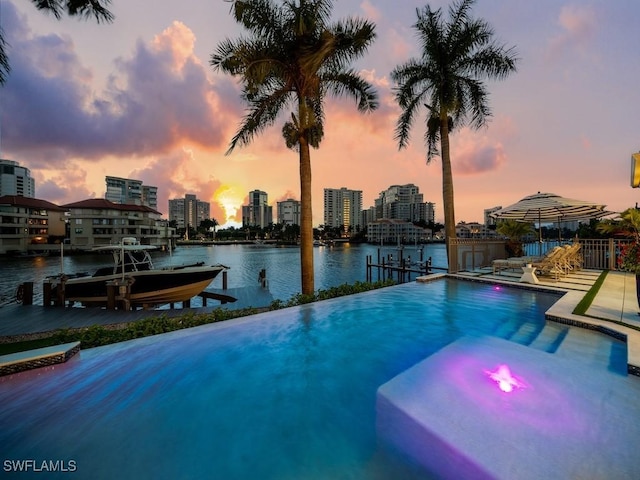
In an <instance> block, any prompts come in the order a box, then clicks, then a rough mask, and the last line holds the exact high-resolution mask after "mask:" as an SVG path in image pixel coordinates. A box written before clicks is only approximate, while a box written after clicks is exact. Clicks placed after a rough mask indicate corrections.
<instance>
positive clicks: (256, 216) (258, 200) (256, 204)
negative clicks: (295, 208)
mask: <svg viewBox="0 0 640 480" xmlns="http://www.w3.org/2000/svg"><path fill="white" fill-rule="evenodd" d="M272 223H273V207H271V206H270V205H268V195H267V192H263V191H262V190H252V191H250V192H249V204H248V205H243V206H242V226H243V227H260V228H265V227H267V226H269V225H270V224H272Z"/></svg>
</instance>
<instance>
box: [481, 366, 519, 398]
mask: <svg viewBox="0 0 640 480" xmlns="http://www.w3.org/2000/svg"><path fill="white" fill-rule="evenodd" d="M485 373H486V374H487V375H488V376H489V378H490V379H491V380H493V381H494V382H496V383H497V384H498V388H500V390H502V391H503V392H505V393H510V392H512V391H513V389H514V387H515V388H524V383H523V382H521V381H520V380H518V379H517V378H516V377H514V376H513V375H512V374H511V370H509V367H508V366H507V365H500V366H499V367H498V368H497V369H496V370H495V371H492V372H491V371H487V370H485Z"/></svg>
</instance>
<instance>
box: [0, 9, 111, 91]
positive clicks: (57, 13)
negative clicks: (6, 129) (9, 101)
mask: <svg viewBox="0 0 640 480" xmlns="http://www.w3.org/2000/svg"><path fill="white" fill-rule="evenodd" d="M31 2H32V3H33V4H34V5H35V7H36V8H37V9H38V10H42V11H44V12H46V13H52V14H53V16H54V17H56V18H57V19H58V20H60V19H61V18H62V15H63V13H65V11H66V13H67V15H69V16H70V17H74V16H77V17H81V18H90V17H94V18H95V19H96V21H97V22H98V23H100V22H106V23H110V22H112V21H113V18H114V17H113V14H112V13H111V12H110V11H109V10H107V7H106V6H107V5H109V3H111V0H31ZM6 47H7V42H6V40H5V38H4V32H3V31H2V29H1V28H0V85H3V84H4V83H5V82H6V81H7V76H8V75H9V72H10V71H11V66H10V65H9V57H8V55H7V50H6Z"/></svg>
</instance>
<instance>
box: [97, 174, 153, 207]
mask: <svg viewBox="0 0 640 480" xmlns="http://www.w3.org/2000/svg"><path fill="white" fill-rule="evenodd" d="M105 183H106V185H107V191H106V192H105V194H104V198H105V199H107V200H109V201H110V202H113V203H121V204H127V205H146V206H147V207H151V208H153V209H154V210H155V209H157V208H158V187H152V186H149V185H143V184H142V181H141V180H133V179H131V178H120V177H109V176H107V177H105Z"/></svg>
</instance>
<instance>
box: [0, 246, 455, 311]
mask: <svg viewBox="0 0 640 480" xmlns="http://www.w3.org/2000/svg"><path fill="white" fill-rule="evenodd" d="M421 248H422V249H423V250H422V252H421V251H420V249H421ZM378 254H380V258H385V259H388V258H389V257H390V256H392V257H393V259H396V260H397V259H398V257H399V255H400V253H399V250H398V247H397V246H382V247H381V246H376V245H368V244H348V243H347V244H337V245H335V246H321V247H315V248H314V270H315V288H316V290H320V289H326V288H329V287H335V286H338V285H342V284H344V283H354V282H356V281H365V280H366V273H367V272H366V265H367V256H371V257H372V260H373V262H374V263H376V262H377V259H378ZM402 255H403V257H404V258H405V259H408V258H410V259H411V261H413V262H415V261H418V260H420V258H421V256H422V258H423V260H426V259H428V258H429V257H431V258H432V265H433V267H435V268H446V266H447V257H446V251H445V246H444V244H427V245H407V246H404V247H403V250H402ZM152 257H153V261H154V264H155V266H156V267H158V268H162V267H167V266H170V265H173V266H177V265H188V264H192V263H197V262H204V263H205V264H207V265H215V264H223V265H225V266H227V267H229V272H228V277H227V278H228V287H229V288H235V287H246V286H254V285H258V275H259V273H260V271H261V270H263V269H264V270H265V271H266V278H267V287H268V289H269V292H270V293H271V295H272V296H273V298H274V299H278V300H288V299H290V298H291V297H292V296H294V295H296V294H297V293H300V290H301V287H300V249H299V248H298V247H277V246H272V245H264V244H262V245H260V244H251V245H194V246H179V247H178V248H176V249H175V250H174V251H173V252H171V253H169V252H153V253H152ZM111 262H112V259H111V255H105V254H101V255H93V254H82V255H64V256H63V257H62V258H61V257H60V256H57V255H53V254H52V255H51V256H48V257H32V258H12V257H5V258H1V259H0V305H3V304H7V303H11V302H13V301H14V300H15V292H16V289H17V287H18V285H19V284H20V283H22V282H29V281H31V282H34V303H36V304H37V303H41V302H42V282H43V280H44V279H45V278H46V277H48V276H52V275H58V274H60V273H61V272H64V273H66V274H71V273H76V272H88V273H90V274H93V272H94V271H95V270H96V269H97V268H99V267H103V266H107V265H110V264H111ZM436 271H437V270H436ZM412 278H415V275H414V276H413V277H412ZM377 279H378V275H377V270H376V269H374V270H373V280H374V281H375V280H377ZM219 288H222V276H219V277H218V278H216V279H215V280H214V281H213V282H212V283H211V284H210V286H209V287H208V289H219Z"/></svg>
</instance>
